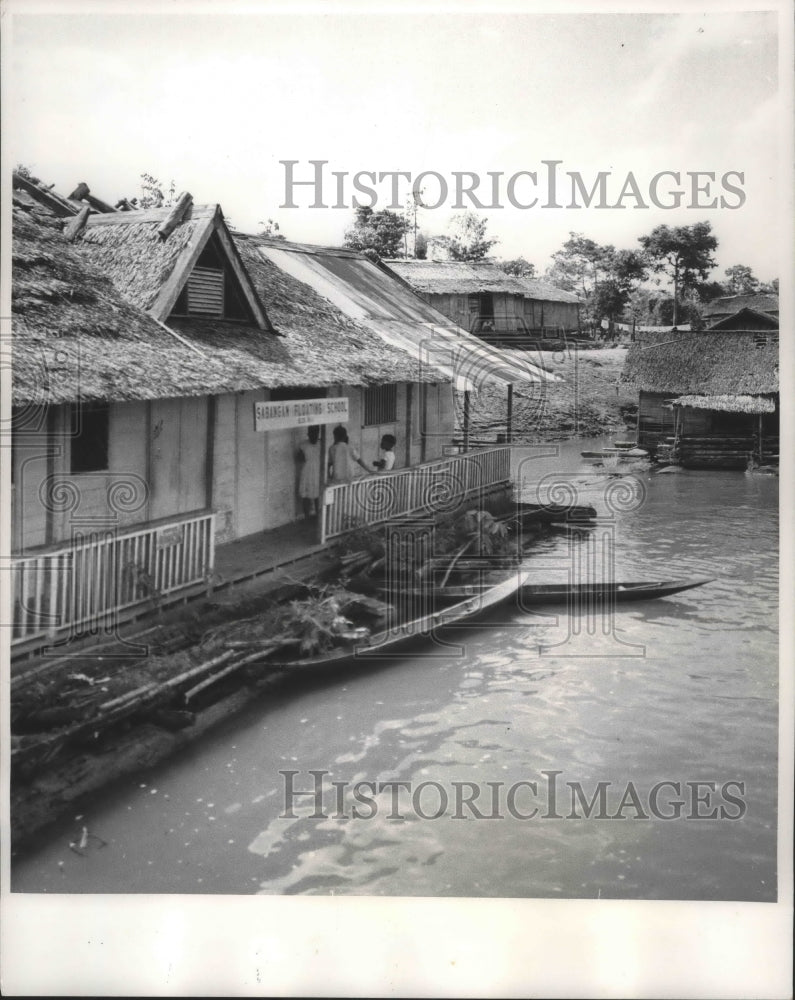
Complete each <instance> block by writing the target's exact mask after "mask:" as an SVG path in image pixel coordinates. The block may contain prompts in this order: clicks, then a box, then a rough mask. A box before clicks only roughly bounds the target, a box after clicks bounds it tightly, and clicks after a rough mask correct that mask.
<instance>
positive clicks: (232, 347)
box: [11, 178, 549, 652]
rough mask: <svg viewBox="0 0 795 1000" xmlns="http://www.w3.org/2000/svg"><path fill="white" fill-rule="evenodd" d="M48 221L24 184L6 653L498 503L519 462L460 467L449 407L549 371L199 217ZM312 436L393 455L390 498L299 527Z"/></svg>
mask: <svg viewBox="0 0 795 1000" xmlns="http://www.w3.org/2000/svg"><path fill="white" fill-rule="evenodd" d="M76 193H79V189H78V192H76ZM56 197H57V196H54V195H52V193H49V194H48V193H47V192H46V191H44V190H43V189H41V190H38V191H36V192H35V194H31V192H30V190H29V189H28V186H27V184H17V183H16V178H15V190H14V208H13V217H14V245H13V259H14V280H13V288H12V318H13V327H12V328H13V336H14V344H13V368H12V374H13V377H12V388H13V413H12V448H11V456H12V460H11V465H12V478H13V486H12V552H11V568H12V580H13V603H14V625H13V633H12V647H13V648H14V649H15V650H16V651H18V652H28V651H31V650H33V649H36V648H41V647H42V646H43V645H47V644H51V643H52V642H53V641H54V640H56V641H57V640H58V639H59V638H67V637H70V636H75V635H77V636H85V635H87V634H90V635H93V634H101V633H102V631H103V630H106V629H108V628H110V627H111V626H112V627H114V628H115V626H116V625H117V624H118V622H119V621H121V620H123V619H124V618H125V617H127V618H131V617H135V616H137V615H139V614H141V613H144V612H146V611H147V610H151V609H152V608H153V607H155V606H156V607H163V606H164V605H166V604H168V603H169V602H171V601H174V600H182V599H185V598H187V597H190V596H192V595H196V594H200V593H204V592H206V590H207V589H208V587H212V586H215V585H218V584H219V583H224V582H229V581H230V580H232V579H234V578H235V573H236V572H238V569H239V567H238V566H237V565H236V560H239V559H240V558H241V557H242V558H244V560H245V559H247V560H248V564H247V566H248V568H247V570H246V572H247V573H249V575H251V574H252V573H256V572H257V568H256V566H255V567H254V569H253V570H252V566H251V563H252V559H254V558H255V557H256V558H258V559H259V562H260V563H261V564H262V565H274V563H275V560H276V555H275V553H276V552H277V551H281V549H280V546H281V547H282V548H284V546H285V544H286V541H287V540H289V539H301V540H302V541H301V544H302V545H303V546H304V548H306V546H307V542H309V544H310V547H312V548H313V549H314V550H321V549H322V548H323V547H324V546H325V545H327V544H328V543H329V542H332V541H334V540H335V539H336V538H338V537H340V536H342V535H344V534H346V533H348V532H351V531H356V530H359V529H360V528H361V527H362V526H367V525H371V524H379V523H384V522H387V521H389V520H390V519H393V518H398V517H404V516H406V515H410V514H417V513H420V514H421V513H423V512H425V513H428V514H430V515H432V514H433V513H434V510H435V509H436V507H437V506H438V501H439V498H440V497H442V498H444V502H445V505H446V507H445V509H446V510H451V509H455V508H456V506H457V505H463V504H464V503H465V502H466V501H467V498H471V497H472V496H473V494H475V493H481V494H482V492H483V491H488V490H491V489H498V488H503V489H504V488H505V486H506V484H508V482H509V480H510V450H509V449H508V448H507V447H497V448H490V449H482V450H477V451H472V452H469V453H467V454H461V453H460V449H457V448H454V447H453V440H454V437H455V434H456V425H457V423H459V422H460V420H461V419H462V415H461V414H459V413H457V412H456V406H455V398H456V397H455V393H454V389H455V387H458V388H459V389H462V390H463V391H464V395H465V396H466V394H467V393H469V392H470V391H474V390H476V389H477V388H478V386H479V385H481V384H483V383H484V382H487V381H497V382H501V383H502V384H503V385H505V386H510V385H511V384H512V383H513V382H515V381H527V380H544V379H547V378H549V376H548V375H547V373H545V372H544V371H543V369H540V368H537V367H535V366H533V365H529V364H525V365H522V364H520V363H516V362H513V361H512V360H511V359H509V358H507V357H506V356H505V355H503V354H502V353H501V352H499V351H497V350H495V349H494V348H490V347H488V346H487V345H484V344H483V343H482V342H481V341H479V340H477V338H471V337H469V335H468V334H466V333H465V332H464V331H461V330H457V331H456V330H453V329H450V324H449V323H448V322H447V321H446V320H445V319H444V317H441V316H440V315H439V314H438V313H436V312H435V311H434V310H432V309H430V307H428V306H427V305H426V304H425V303H424V302H422V301H421V300H420V299H419V298H417V297H416V296H415V295H414V294H413V293H412V292H411V291H410V290H409V289H407V288H406V286H405V285H404V284H403V283H402V282H400V281H399V280H397V279H396V278H394V277H392V276H390V275H388V274H387V273H386V272H385V271H384V270H383V269H380V268H378V267H377V266H376V265H374V264H372V263H371V262H369V261H368V260H366V258H364V257H362V256H360V255H357V254H353V253H346V252H344V251H333V250H324V249H322V248H311V247H299V246H297V245H294V244H287V243H285V242H283V241H268V240H264V239H262V238H259V237H252V236H245V235H242V234H238V233H234V232H232V231H230V230H229V228H228V227H227V225H226V223H225V221H224V218H223V213H222V212H221V209H220V207H219V206H218V205H214V204H211V205H195V204H193V202H192V199H191V198H190V196H189V195H184V196H182V197H181V198H180V199H179V201H178V202H177V203H176V205H174V206H172V207H171V208H161V209H145V210H137V211H97V209H96V207H95V205H93V204H91V203H89V202H86V201H83V202H82V203H78V202H76V203H75V204H72V202H73V201H75V199H60V198H57V201H56ZM55 204H57V208H54V205H55ZM100 207H101V208H106V207H107V206H106V205H104V203H100ZM70 211H71V214H70ZM470 341H471V343H470ZM308 424H317V425H320V426H321V428H322V429H323V436H324V439H325V435H326V431H327V430H328V431H329V433H330V430H331V427H332V426H334V425H337V424H342V425H344V426H346V428H347V430H348V433H349V436H350V440H351V442H352V443H353V444H354V445H355V446H356V447H358V448H359V450H360V452H361V454H362V456H363V458H364V459H365V460H367V459H369V460H370V461H372V459H374V458H375V457H376V456H377V447H378V441H379V440H380V437H381V435H382V434H384V433H392V434H394V436H395V437H396V438H397V440H398V448H397V452H398V463H397V468H396V471H395V472H394V473H392V474H391V475H390V476H389V477H388V480H389V486H390V488H389V489H388V490H385V489H384V482H385V477H384V476H375V475H373V476H370V475H362V477H361V478H360V479H356V480H355V481H354V483H350V484H344V483H340V484H329V485H328V487H327V488H326V489H325V490H324V491H323V494H322V501H323V502H322V504H321V514H320V517H319V519H318V520H319V523H318V524H317V525H316V526H315V525H309V524H307V522H305V521H304V520H303V519H302V511H301V505H300V502H299V498H298V493H297V478H298V468H297V464H296V460H295V455H296V451H297V448H298V445H299V444H300V442H301V441H302V440H303V439H304V437H305V434H306V427H307V425H308ZM324 451H325V441H324V448H323V449H322V450H321V453H320V462H321V465H323V464H324ZM319 472H320V474H321V476H322V473H323V468H321V469H320V470H319Z"/></svg>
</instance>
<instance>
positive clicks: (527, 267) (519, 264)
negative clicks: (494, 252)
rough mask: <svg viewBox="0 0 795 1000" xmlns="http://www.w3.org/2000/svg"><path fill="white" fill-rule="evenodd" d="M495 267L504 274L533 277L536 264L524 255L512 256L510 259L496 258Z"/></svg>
mask: <svg viewBox="0 0 795 1000" xmlns="http://www.w3.org/2000/svg"><path fill="white" fill-rule="evenodd" d="M497 267H499V269H500V270H501V271H504V272H505V273H506V274H512V275H514V277H516V278H535V276H536V266H535V264H531V263H530V261H529V260H525V258H524V257H513V258H511V260H498V261H497Z"/></svg>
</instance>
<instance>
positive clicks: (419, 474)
mask: <svg viewBox="0 0 795 1000" xmlns="http://www.w3.org/2000/svg"><path fill="white" fill-rule="evenodd" d="M510 478H511V449H510V447H507V446H506V447H500V448H488V449H482V450H478V451H471V452H468V453H467V454H465V455H452V456H450V457H449V458H443V459H439V460H438V461H435V462H426V463H425V464H424V465H417V466H414V467H412V468H410V469H400V470H399V471H397V472H390V473H388V474H386V475H377V476H365V477H364V478H362V479H355V480H354V481H353V482H352V483H339V484H337V485H335V486H329V487H327V489H326V493H325V503H324V505H323V508H322V510H321V518H322V524H321V540H322V541H324V542H325V541H326V539H328V538H333V537H334V536H336V535H342V534H345V533H346V532H348V531H353V530H355V529H356V528H357V527H362V526H364V525H371V524H382V523H383V522H385V521H389V520H391V519H392V518H395V517H402V516H404V515H406V514H416V513H420V512H426V513H427V514H428V515H433V514H438V513H445V512H447V511H451V510H455V508H456V507H457V506H458V504H459V503H460V501H461V500H462V499H463V498H464V497H465V496H467V495H468V494H470V493H473V492H475V491H477V490H481V489H485V488H487V487H490V486H495V485H497V484H499V483H504V482H508V481H509V480H510Z"/></svg>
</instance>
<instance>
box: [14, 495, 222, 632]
mask: <svg viewBox="0 0 795 1000" xmlns="http://www.w3.org/2000/svg"><path fill="white" fill-rule="evenodd" d="M214 521H215V515H214V514H212V513H202V514H198V515H194V516H192V517H190V516H189V517H185V518H180V519H177V520H168V521H164V522H160V523H155V524H148V525H146V526H144V527H141V528H137V529H123V530H119V529H116V530H114V529H102V530H95V531H93V532H92V531H85V532H83V533H77V532H75V533H74V535H73V538H72V539H71V541H70V542H69V543H68V544H65V545H61V546H57V547H55V548H52V549H48V550H46V551H43V552H37V553H35V554H31V555H21V556H15V557H13V558H12V573H13V588H14V589H13V594H14V625H13V632H12V639H11V641H12V644H18V643H21V642H26V641H28V640H31V639H34V638H37V637H39V636H41V637H44V636H53V635H56V634H57V633H59V632H62V631H63V630H64V629H70V630H72V631H74V632H75V633H78V632H79V633H84V632H90V631H92V630H97V629H99V628H101V627H105V628H107V624H108V622H110V623H111V624H113V623H114V622H115V620H116V617H115V616H117V615H118V614H119V612H123V611H125V610H126V609H129V608H133V607H135V606H136V605H141V604H145V603H147V602H149V603H151V604H152V605H153V606H157V605H158V604H160V603H161V602H162V600H163V598H164V597H166V596H167V595H170V594H173V593H174V592H175V591H179V590H182V589H183V588H185V587H189V586H191V585H193V584H196V583H200V582H202V581H203V580H205V579H206V578H207V577H208V576H209V574H210V573H212V569H213V563H214V557H215V524H214Z"/></svg>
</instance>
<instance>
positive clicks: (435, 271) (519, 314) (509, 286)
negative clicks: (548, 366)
mask: <svg viewBox="0 0 795 1000" xmlns="http://www.w3.org/2000/svg"><path fill="white" fill-rule="evenodd" d="M385 263H386V265H387V266H388V267H390V268H391V269H392V270H393V271H394V272H395V273H396V274H398V275H399V276H400V277H401V278H403V280H404V281H406V282H407V283H408V284H409V285H410V286H411V287H412V288H413V289H414V291H415V292H417V294H418V295H420V296H422V298H424V299H425V301H426V302H428V303H429V304H430V305H432V306H433V307H434V308H435V309H438V311H439V312H441V313H442V314H443V315H445V316H446V317H447V318H448V319H449V320H450V321H451V322H452V323H455V324H456V326H459V327H462V328H463V329H465V330H468V331H469V332H470V333H473V334H475V335H476V336H478V337H481V338H482V339H483V340H485V341H488V342H490V343H495V344H504V345H505V346H509V347H513V348H518V349H520V350H521V349H525V350H528V349H532V348H533V347H535V346H536V345H537V344H538V342H543V341H545V340H564V341H565V340H566V338H567V337H569V336H571V335H576V334H578V333H579V332H580V305H579V299H578V298H577V296H576V295H575V294H574V293H573V292H568V291H565V290H564V289H562V288H556V287H555V286H554V285H550V284H549V283H547V282H544V281H537V280H536V279H535V278H520V277H518V276H516V275H511V274H506V273H505V272H504V271H502V270H500V268H499V267H498V265H497V264H496V263H494V262H493V261H488V260H479V261H452V260H451V261H435V260H388V261H386V262H385Z"/></svg>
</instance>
